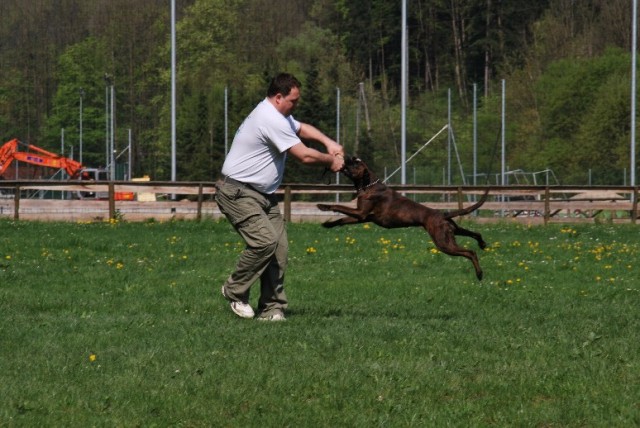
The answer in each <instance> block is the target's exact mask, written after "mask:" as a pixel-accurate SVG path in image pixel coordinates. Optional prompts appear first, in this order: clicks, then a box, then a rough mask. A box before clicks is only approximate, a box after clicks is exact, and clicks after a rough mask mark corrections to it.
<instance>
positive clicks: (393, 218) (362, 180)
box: [318, 157, 488, 280]
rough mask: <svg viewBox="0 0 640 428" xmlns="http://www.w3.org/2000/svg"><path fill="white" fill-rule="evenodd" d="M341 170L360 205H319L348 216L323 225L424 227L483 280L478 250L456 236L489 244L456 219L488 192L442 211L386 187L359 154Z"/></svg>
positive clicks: (447, 251) (483, 198)
mask: <svg viewBox="0 0 640 428" xmlns="http://www.w3.org/2000/svg"><path fill="white" fill-rule="evenodd" d="M342 173H343V174H344V175H346V176H347V177H348V178H350V179H351V181H353V184H354V186H355V187H356V196H357V208H350V207H346V206H344V205H326V204H318V208H319V209H320V210H322V211H335V212H338V213H342V214H346V215H347V216H348V217H342V218H339V219H337V220H330V221H326V222H324V223H323V224H322V225H323V226H324V227H335V226H342V225H345V224H354V223H366V222H373V223H375V224H377V225H378V226H382V227H385V228H387V229H391V228H395V227H411V226H422V227H424V228H425V230H426V231H427V232H428V233H429V235H431V239H432V240H433V243H434V244H435V245H436V247H437V248H438V249H439V250H440V251H442V252H443V253H445V254H449V255H450V256H462V257H466V258H468V259H469V260H471V262H472V263H473V267H474V268H475V270H476V276H477V277H478V279H479V280H482V269H481V268H480V263H478V257H477V256H476V253H475V252H474V251H472V250H468V249H465V248H462V247H460V246H459V245H458V244H457V243H456V238H455V235H461V236H469V237H471V238H473V239H475V240H476V241H477V242H478V245H479V246H480V248H482V249H484V248H485V247H486V246H487V244H486V243H485V242H484V240H483V239H482V236H481V235H480V234H479V233H476V232H472V231H470V230H467V229H464V228H462V227H460V226H458V225H457V224H456V223H455V222H454V221H453V218H454V217H458V216H461V215H465V214H469V213H471V212H473V211H475V210H477V209H478V208H480V206H482V204H484V202H485V201H486V200H487V193H488V192H485V194H484V195H483V196H482V198H481V199H480V200H479V201H478V202H476V203H475V204H473V205H471V206H469V207H467V208H463V209H460V210H456V211H451V212H442V211H438V210H434V209H432V208H429V207H426V206H424V205H421V204H419V203H417V202H414V201H412V200H411V199H409V198H406V197H404V196H402V195H400V194H399V193H398V192H396V191H395V190H393V189H391V188H389V187H387V186H386V185H384V184H383V183H381V182H380V180H379V179H377V178H376V177H375V175H374V174H373V172H371V170H369V168H368V167H367V165H366V164H365V163H364V162H363V161H362V160H360V159H358V158H356V157H352V158H348V159H345V165H344V168H343V170H342Z"/></svg>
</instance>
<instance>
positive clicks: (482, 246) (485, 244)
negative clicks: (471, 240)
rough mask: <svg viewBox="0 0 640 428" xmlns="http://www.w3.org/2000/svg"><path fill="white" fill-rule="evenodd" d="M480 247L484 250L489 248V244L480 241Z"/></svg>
mask: <svg viewBox="0 0 640 428" xmlns="http://www.w3.org/2000/svg"><path fill="white" fill-rule="evenodd" d="M478 246H479V247H480V249H481V250H484V249H485V248H487V243H486V242H484V241H480V242H478Z"/></svg>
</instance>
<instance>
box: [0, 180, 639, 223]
mask: <svg viewBox="0 0 640 428" xmlns="http://www.w3.org/2000/svg"><path fill="white" fill-rule="evenodd" d="M392 187H393V188H395V189H396V190H398V191H401V192H402V193H403V194H405V195H406V196H407V197H410V198H413V199H415V200H416V201H420V202H423V203H426V204H427V205H429V206H430V207H432V208H436V209H441V210H452V209H458V208H461V207H463V206H467V205H468V204H470V203H472V202H473V200H476V199H477V198H478V197H479V196H480V195H481V194H483V193H484V192H485V190H487V189H488V190H489V194H490V199H489V200H488V201H487V202H486V203H485V204H484V205H483V207H482V208H481V210H480V211H479V213H475V214H474V215H473V216H472V218H473V219H474V220H476V221H481V222H490V221H504V220H506V219H510V220H512V221H520V222H527V223H544V224H547V223H549V222H595V221H600V220H602V221H611V222H631V223H635V222H636V219H637V217H638V202H637V201H638V187H630V186H420V185H411V186H392ZM215 191H216V190H215V183H213V182H135V183H134V182H123V181H114V182H100V183H84V182H83V183H78V182H77V181H0V218H2V217H9V218H13V219H14V220H19V219H23V220H61V221H95V220H108V219H126V220H131V221H141V220H148V219H156V220H168V219H195V220H200V219H202V218H203V217H207V218H214V219H215V218H219V217H221V213H220V211H219V210H218V208H217V206H216V204H215V202H214V201H213V195H214V194H215ZM127 192H131V193H133V194H134V195H136V197H135V198H134V200H118V195H122V194H123V193H127ZM278 193H279V194H280V195H281V200H282V202H281V205H282V210H283V214H284V216H285V218H286V219H287V220H289V221H323V220H326V219H327V218H329V217H335V216H338V215H339V214H335V213H326V212H322V211H320V210H318V209H317V208H316V207H315V204H316V203H317V202H320V201H322V202H327V201H336V200H340V203H341V204H343V205H350V204H351V205H352V206H353V205H355V203H354V201H352V200H351V199H352V197H353V187H352V186H348V185H310V184H284V185H283V186H281V188H280V190H279V191H278ZM91 195H94V196H95V195H98V196H102V197H98V198H95V197H88V196H91Z"/></svg>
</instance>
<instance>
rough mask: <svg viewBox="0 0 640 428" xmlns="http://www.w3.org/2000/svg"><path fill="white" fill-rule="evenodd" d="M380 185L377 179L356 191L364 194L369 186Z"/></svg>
mask: <svg viewBox="0 0 640 428" xmlns="http://www.w3.org/2000/svg"><path fill="white" fill-rule="evenodd" d="M378 183H380V179H379V178H378V179H377V180H376V181H374V182H373V183H369V184H367V185H366V186H364V187H361V188H360V189H358V192H364V191H365V190H367V189H368V188H369V187H371V186H375V185H376V184H378Z"/></svg>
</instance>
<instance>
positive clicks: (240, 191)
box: [215, 182, 289, 316]
mask: <svg viewBox="0 0 640 428" xmlns="http://www.w3.org/2000/svg"><path fill="white" fill-rule="evenodd" d="M215 199H216V202H217V203H218V207H219V208H220V211H221V212H222V213H223V214H224V215H225V216H226V217H227V219H228V220H229V222H230V223H231V224H232V225H233V227H234V228H235V230H236V231H237V232H238V233H239V234H240V236H241V237H242V239H244V241H245V243H246V247H245V249H244V250H243V251H242V253H241V254H240V258H239V259H238V262H237V265H236V268H235V271H234V272H233V273H232V274H231V275H230V276H229V278H228V279H227V281H226V282H225V284H224V285H225V289H226V293H227V297H228V298H230V299H231V300H236V301H241V302H244V303H249V293H250V290H251V286H252V285H253V283H254V282H256V281H257V280H258V278H259V279H260V299H259V301H258V310H257V316H261V315H262V316H267V314H268V315H271V314H273V313H275V312H283V311H284V309H286V307H287V302H288V301H287V296H286V294H285V292H284V274H285V271H286V268H287V257H288V251H289V243H288V240H287V231H286V225H285V221H284V218H283V217H282V214H281V213H280V209H279V208H278V203H277V200H276V196H275V195H265V194H262V193H260V192H257V191H255V190H253V189H252V188H250V187H248V186H243V185H241V184H236V183H230V182H225V183H223V184H220V185H219V186H218V191H217V192H216V196H215Z"/></svg>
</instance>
